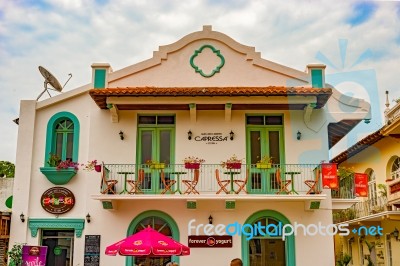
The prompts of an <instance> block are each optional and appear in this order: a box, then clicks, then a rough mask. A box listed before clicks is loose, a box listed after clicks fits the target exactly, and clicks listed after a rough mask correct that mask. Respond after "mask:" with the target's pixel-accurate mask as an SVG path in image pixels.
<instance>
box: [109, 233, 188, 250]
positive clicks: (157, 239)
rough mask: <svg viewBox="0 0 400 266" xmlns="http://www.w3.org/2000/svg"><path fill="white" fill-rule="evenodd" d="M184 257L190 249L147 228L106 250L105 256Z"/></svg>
mask: <svg viewBox="0 0 400 266" xmlns="http://www.w3.org/2000/svg"><path fill="white" fill-rule="evenodd" d="M117 253H118V254H120V255H122V256H151V257H159V256H185V255H190V248H188V247H187V246H185V245H183V244H181V243H179V242H177V241H175V240H174V239H172V238H170V237H168V236H166V235H163V234H161V233H159V232H157V231H156V230H154V229H152V228H150V227H147V228H146V229H143V230H142V231H140V232H138V233H136V234H133V235H131V236H128V237H127V238H125V239H122V240H121V241H118V242H117V243H115V244H112V245H111V246H108V247H107V248H106V255H110V256H116V255H117Z"/></svg>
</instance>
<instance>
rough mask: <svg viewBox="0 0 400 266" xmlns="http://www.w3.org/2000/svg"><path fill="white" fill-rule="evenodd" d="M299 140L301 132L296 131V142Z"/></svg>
mask: <svg viewBox="0 0 400 266" xmlns="http://www.w3.org/2000/svg"><path fill="white" fill-rule="evenodd" d="M300 139H301V132H300V131H297V140H300Z"/></svg>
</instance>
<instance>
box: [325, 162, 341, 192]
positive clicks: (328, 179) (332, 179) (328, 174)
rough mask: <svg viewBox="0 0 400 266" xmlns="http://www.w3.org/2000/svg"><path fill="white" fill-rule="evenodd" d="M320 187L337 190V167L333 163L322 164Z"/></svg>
mask: <svg viewBox="0 0 400 266" xmlns="http://www.w3.org/2000/svg"><path fill="white" fill-rule="evenodd" d="M321 171H322V187H323V188H330V189H338V188H339V185H338V178H337V166H336V164H335V163H322V164H321Z"/></svg>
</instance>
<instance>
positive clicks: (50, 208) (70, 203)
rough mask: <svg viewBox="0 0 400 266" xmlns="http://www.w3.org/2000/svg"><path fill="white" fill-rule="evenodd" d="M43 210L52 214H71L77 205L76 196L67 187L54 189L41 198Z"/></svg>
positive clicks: (47, 191)
mask: <svg viewBox="0 0 400 266" xmlns="http://www.w3.org/2000/svg"><path fill="white" fill-rule="evenodd" d="M40 203H41V205H42V207H43V209H44V210H45V211H47V212H49V213H52V214H62V213H66V212H69V211H70V210H71V209H72V208H73V207H74V205H75V196H74V194H73V193H72V192H71V191H70V190H69V189H66V188H65V187H52V188H50V189H48V190H46V191H45V192H44V193H43V195H42V197H41V198H40Z"/></svg>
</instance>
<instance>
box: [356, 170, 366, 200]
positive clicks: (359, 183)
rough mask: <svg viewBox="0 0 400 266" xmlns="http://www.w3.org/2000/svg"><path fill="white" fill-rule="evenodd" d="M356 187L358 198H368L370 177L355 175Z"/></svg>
mask: <svg viewBox="0 0 400 266" xmlns="http://www.w3.org/2000/svg"><path fill="white" fill-rule="evenodd" d="M354 186H355V190H356V193H355V194H356V197H368V175H367V174H361V173H354Z"/></svg>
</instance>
